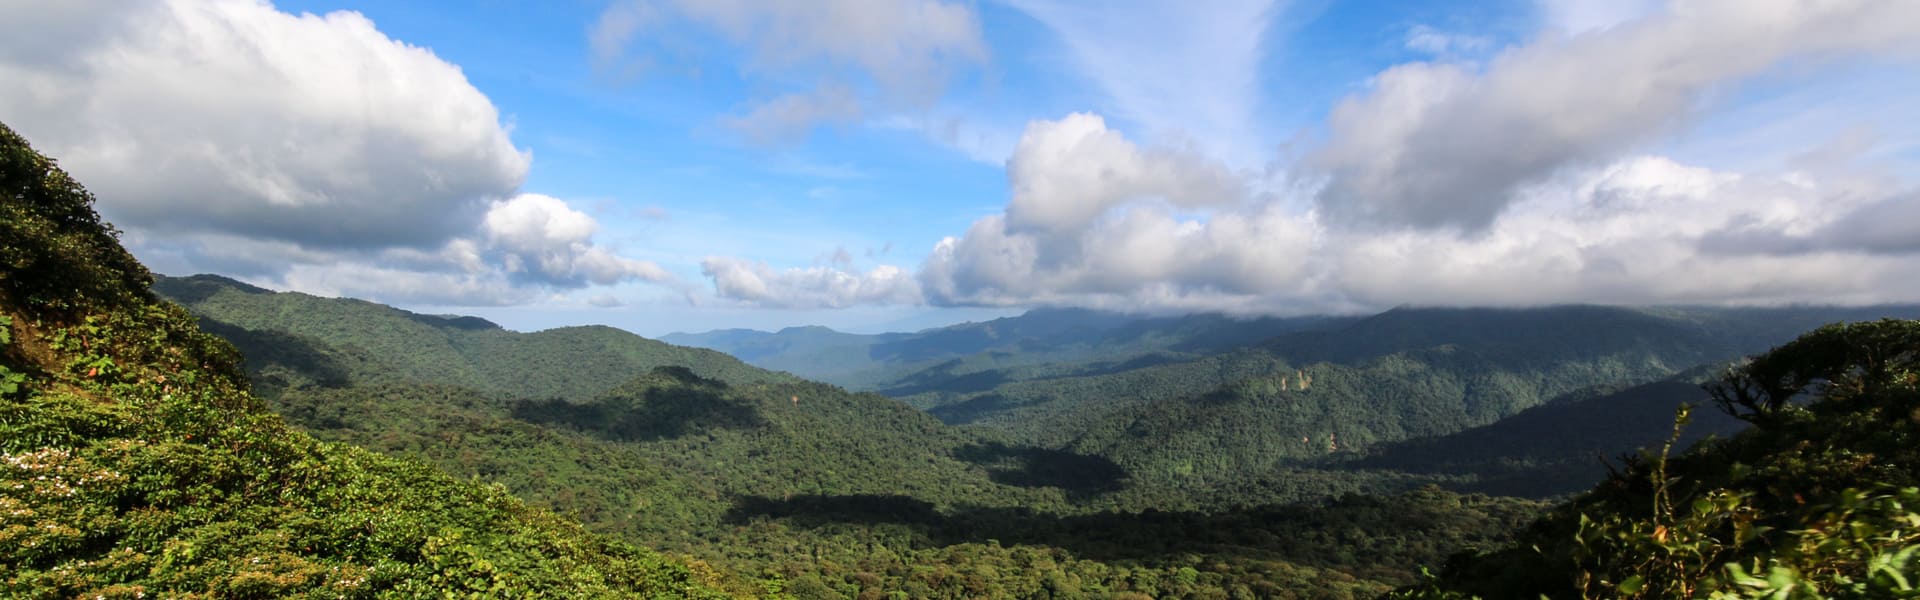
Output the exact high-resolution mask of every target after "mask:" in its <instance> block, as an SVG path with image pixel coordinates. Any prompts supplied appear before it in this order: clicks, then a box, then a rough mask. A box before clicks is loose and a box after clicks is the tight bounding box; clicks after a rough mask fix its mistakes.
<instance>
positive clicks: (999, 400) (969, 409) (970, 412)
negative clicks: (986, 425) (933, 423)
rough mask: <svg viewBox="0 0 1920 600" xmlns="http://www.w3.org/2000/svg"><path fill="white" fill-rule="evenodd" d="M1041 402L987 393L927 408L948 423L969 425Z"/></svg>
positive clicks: (930, 413)
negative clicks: (1015, 399) (1018, 399)
mask: <svg viewBox="0 0 1920 600" xmlns="http://www.w3.org/2000/svg"><path fill="white" fill-rule="evenodd" d="M1036 404H1040V402H1039V401H1037V400H1036V401H1027V402H1015V401H1014V400H1013V399H1011V398H1008V397H1006V396H1002V395H1000V394H986V395H982V396H974V397H972V398H968V399H967V400H966V401H964V402H955V403H953V404H943V405H940V406H935V407H933V408H929V409H927V414H929V415H933V418H936V419H939V420H940V422H942V423H946V424H948V425H967V424H970V423H978V422H980V421H983V420H985V419H986V417H990V416H993V415H996V414H999V413H1003V412H1006V411H1009V410H1013V409H1016V408H1021V407H1026V406H1033V405H1036Z"/></svg>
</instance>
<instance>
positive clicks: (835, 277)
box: [700, 256, 920, 308]
mask: <svg viewBox="0 0 1920 600" xmlns="http://www.w3.org/2000/svg"><path fill="white" fill-rule="evenodd" d="M843 264H844V263H842V264H836V265H834V266H816V267H806V268H789V269H774V268H773V267H770V266H768V265H767V264H766V263H761V262H754V261H748V260H742V259H737V258H728V257H720V256H714V257H708V258H707V259H706V260H703V261H701V262H700V271H701V273H703V274H705V275H706V276H707V277H708V278H710V279H712V280H713V287H714V293H715V294H716V295H717V296H719V297H720V298H723V299H727V300H732V301H738V302H744V303H747V304H752V305H755V306H762V307H769V308H847V307H851V306H858V305H864V304H915V303H918V302H919V301H920V289H919V286H918V283H917V282H915V281H914V279H913V275H912V274H910V273H908V272H906V271H905V270H902V269H900V268H899V267H894V266H891V265H881V266H878V267H875V268H873V269H872V270H870V271H867V272H865V273H859V272H854V271H851V270H848V269H846V268H845V267H844V266H843Z"/></svg>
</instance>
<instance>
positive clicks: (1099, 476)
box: [953, 442, 1127, 500]
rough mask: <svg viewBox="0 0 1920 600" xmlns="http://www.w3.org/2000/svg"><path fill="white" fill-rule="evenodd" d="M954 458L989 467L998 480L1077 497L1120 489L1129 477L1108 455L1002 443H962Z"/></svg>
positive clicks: (988, 469)
mask: <svg viewBox="0 0 1920 600" xmlns="http://www.w3.org/2000/svg"><path fill="white" fill-rule="evenodd" d="M953 457H954V458H957V459H960V460H963V461H966V462H969V463H973V464H975V465H979V466H981V467H983V468H985V469H986V470H987V477H989V478H991V479H992V480H993V481H994V482H995V483H999V484H1002V485H1011V486H1018V487H1026V488H1042V487H1051V488H1059V489H1061V490H1063V491H1065V492H1067V494H1068V496H1070V497H1073V498H1074V499H1075V500H1084V499H1087V498H1091V497H1093V496H1097V495H1100V494H1106V493H1110V492H1117V491H1120V488H1122V487H1124V486H1125V484H1126V479H1127V471H1126V470H1125V469H1122V468H1120V465H1117V464H1114V462H1113V461H1111V460H1107V459H1106V458H1105V457H1100V456H1085V455H1080V454H1074V453H1072V452H1066V451H1062V450H1049V449H1046V448H1033V447H1017V446H1008V445H1006V444H1002V443H999V442H992V443H985V444H972V445H968V446H962V447H961V448H959V449H957V450H954V452H953Z"/></svg>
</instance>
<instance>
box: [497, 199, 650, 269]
mask: <svg viewBox="0 0 1920 600" xmlns="http://www.w3.org/2000/svg"><path fill="white" fill-rule="evenodd" d="M598 228H599V223H597V222H595V221H594V219H593V217H590V216H587V214H586V213H583V212H580V211H577V210H574V209H573V208H572V207H570V206H567V203H566V202H564V201H562V200H560V199H559V198H554V197H551V196H543V195H540V194H521V195H519V196H515V197H513V198H512V199H509V200H502V201H497V202H494V203H493V207H492V208H491V209H489V210H488V211H487V215H486V218H485V219H484V221H483V223H482V227H481V230H482V231H483V232H484V234H485V236H486V242H487V246H488V248H489V249H490V250H492V251H495V252H498V253H500V255H501V256H502V260H501V263H502V264H504V265H505V267H506V270H507V272H508V273H511V274H514V275H515V276H518V277H522V278H526V279H532V280H535V281H539V282H541V283H545V284H547V285H552V286H557V287H582V286H585V285H586V284H589V283H592V284H600V285H610V284H615V283H621V282H625V281H635V280H639V281H667V280H670V279H672V277H671V276H670V275H668V274H667V272H666V270H664V269H661V268H660V266H659V265H655V264H653V263H651V262H647V261H641V260H634V259H630V258H624V257H621V256H617V255H615V254H613V253H612V252H609V251H607V250H606V249H605V248H600V247H596V246H594V244H593V233H594V231H595V230H596V229H598Z"/></svg>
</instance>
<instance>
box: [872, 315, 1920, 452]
mask: <svg viewBox="0 0 1920 600" xmlns="http://www.w3.org/2000/svg"><path fill="white" fill-rule="evenodd" d="M1887 316H1908V317H1911V316H1920V307H1913V306H1877V307H1862V308H1841V307H1796V308H1777V309H1720V308H1686V309H1680V308H1667V309H1632V308H1614V307H1597V306H1567V307H1551V308H1539V309H1431V308H1428V309H1417V308H1402V309H1396V310H1392V311H1388V312H1386V313H1382V314H1380V315H1376V316H1373V317H1368V318H1365V319H1359V320H1355V321H1352V322H1348V323H1345V324H1334V323H1327V324H1325V325H1326V326H1325V327H1321V328H1316V329H1312V330H1305V331H1297V332H1292V333H1288V334H1283V335H1279V336H1275V337H1272V338H1268V339H1265V340H1263V341H1262V342H1261V343H1259V344H1258V345H1257V346H1254V347H1248V348H1239V349H1234V350H1230V351H1227V352H1222V353H1218V354H1213V355H1209V356H1206V357H1203V358H1181V357H1172V356H1154V355H1148V356H1143V357H1137V358H1136V359H1135V360H1132V361H1128V362H1111V361H1104V362H1103V361H1096V362H1083V363H1064V364H1053V365H1034V366H1026V367H1018V368H1008V369H997V370H989V371H982V372H975V373H971V374H969V375H968V376H966V377H964V378H956V377H945V376H944V375H940V374H936V375H926V374H916V375H913V376H909V377H908V379H907V380H909V381H913V380H927V381H929V382H930V383H929V384H928V385H925V386H923V388H919V389H909V390H905V391H910V392H913V393H911V394H908V395H904V396H901V398H902V400H904V401H906V402H908V403H910V404H913V405H915V406H919V407H921V408H924V409H927V410H928V411H929V412H931V413H932V414H934V415H936V416H939V417H941V419H942V420H944V421H947V422H949V423H960V424H975V425H978V426H981V427H985V428H990V429H996V430H1003V431H1006V432H1009V433H1011V434H1012V435H1014V436H1015V438H1016V439H1020V440H1024V441H1028V442H1031V443H1036V444H1040V445H1052V446H1061V445H1066V444H1070V443H1077V444H1078V447H1079V448H1081V449H1082V450H1089V451H1096V452H1099V451H1102V450H1100V448H1101V447H1103V446H1115V447H1119V446H1132V447H1140V448H1154V447H1158V446H1157V444H1166V443H1170V440H1168V439H1166V438H1165V436H1161V437H1159V438H1154V437H1151V436H1149V437H1148V438H1145V439H1142V438H1141V437H1140V436H1137V435H1136V436H1119V435H1118V434H1117V433H1116V432H1119V431H1124V430H1129V429H1139V430H1140V431H1139V433H1142V434H1153V431H1160V432H1164V433H1178V432H1187V433H1191V434H1193V435H1196V436H1207V435H1209V432H1210V431H1211V429H1210V427H1211V426H1210V425H1209V424H1208V423H1207V422H1205V421H1207V420H1209V419H1211V420H1213V421H1216V422H1224V421H1228V420H1240V421H1241V422H1247V421H1245V420H1246V419H1250V418H1251V419H1258V420H1257V421H1254V422H1260V423H1269V422H1276V421H1274V419H1280V421H1277V422H1285V421H1286V420H1287V419H1298V418H1303V417H1314V418H1321V419H1322V420H1323V421H1324V422H1322V423H1318V424H1313V426H1312V427H1307V425H1305V424H1303V425H1300V426H1299V427H1296V428H1294V429H1297V431H1296V430H1292V429H1290V430H1289V431H1290V432H1292V433H1293V434H1294V435H1293V436H1292V437H1293V439H1295V440H1296V441H1297V440H1298V439H1299V438H1301V437H1308V438H1310V439H1311V438H1312V436H1313V435H1315V434H1316V432H1317V433H1318V434H1320V435H1322V436H1333V437H1334V438H1336V439H1337V438H1339V437H1341V436H1343V435H1346V436H1348V443H1347V446H1346V447H1348V448H1356V447H1361V446H1366V445H1371V444H1374V443H1378V442H1384V441H1394V440H1398V439H1405V438H1408V437H1419V436H1430V435H1440V434H1445V433H1451V432H1454V431H1458V430H1461V429H1464V428H1468V427H1474V426H1479V425H1484V424H1487V423H1491V422H1493V421H1494V420H1497V419H1499V418H1502V417H1505V416H1508V415H1512V414H1514V413H1516V412H1518V411H1520V410H1524V409H1526V408H1530V407H1532V406H1536V405H1539V404H1542V403H1545V402H1547V401H1549V400H1551V399H1553V398H1556V397H1559V396H1561V395H1564V394H1570V393H1575V392H1578V391H1580V390H1583V389H1587V388H1590V387H1593V386H1618V385H1625V384H1635V383H1646V382H1651V381H1655V380H1658V379H1661V378H1665V377H1668V376H1671V375H1674V374H1675V373H1678V372H1680V371H1683V370H1685V369H1689V368H1693V367H1696V366H1699V365H1703V364H1710V363H1716V362H1721V361H1729V360H1733V359H1736V358H1739V357H1740V356H1742V355H1745V354H1747V353H1752V352H1758V351H1761V350H1764V349H1766V348H1767V346H1768V345H1770V344H1777V343H1781V342H1784V341H1786V340H1788V339H1791V338H1792V336H1793V335H1794V334H1795V333H1796V332H1799V331H1804V330H1806V329H1810V328H1812V327H1815V326H1818V325H1820V324H1823V323H1829V322H1834V321H1841V320H1861V319H1872V318H1881V317H1887ZM1303 377H1304V378H1306V379H1311V380H1313V381H1314V382H1315V383H1316V385H1315V386H1314V387H1317V388H1318V389H1319V390H1320V391H1321V393H1322V394H1323V395H1321V396H1320V397H1318V398H1312V399H1311V400H1312V401H1313V402H1312V403H1310V404H1309V405H1304V406H1294V407H1293V408H1289V409H1287V411H1286V412H1287V414H1285V415H1266V414H1265V413H1264V412H1262V411H1263V410H1265V409H1260V408H1258V407H1253V406H1244V405H1246V404H1248V403H1249V402H1253V403H1254V404H1258V402H1255V399H1256V397H1260V398H1267V399H1272V397H1274V394H1273V393H1265V392H1267V391H1269V390H1271V391H1273V392H1275V393H1277V392H1279V391H1282V390H1280V388H1282V387H1285V388H1287V389H1288V390H1291V391H1293V392H1306V393H1305V394H1295V395H1296V396H1299V397H1302V398H1306V397H1308V396H1314V395H1315V393H1314V392H1312V391H1311V390H1303V389H1300V388H1301V387H1302V384H1303V383H1304V381H1303ZM1255 379H1257V380H1255ZM1283 383H1284V384H1285V385H1284V386H1283V385H1282V384H1283ZM1229 407H1233V408H1229ZM1269 408H1271V407H1269ZM1376 409H1377V410H1376ZM1247 411H1253V412H1251V413H1249V412H1247ZM1341 411H1348V412H1354V411H1359V412H1365V413H1369V414H1367V415H1354V416H1351V418H1349V417H1342V416H1340V415H1339V414H1338V413H1340V412H1341ZM1188 413H1191V414H1188ZM1236 413H1237V414H1236ZM1256 413H1258V414H1256ZM1230 414H1231V415H1233V416H1228V415H1230ZM1395 415H1398V416H1395ZM1169 419H1172V420H1185V421H1184V424H1179V425H1163V423H1167V422H1168V420H1169ZM1196 419H1198V420H1196ZM1381 419H1386V420H1385V421H1382V420H1381ZM1141 428H1144V429H1141ZM1342 429H1344V430H1346V431H1345V432H1344V433H1342V432H1341V431H1340V430H1342ZM1148 430H1152V431H1148ZM1083 435H1092V436H1093V438H1092V439H1082V436H1083ZM1154 435H1158V434H1154ZM1322 441H1323V442H1324V437H1323V438H1322ZM1229 444H1230V445H1236V446H1237V445H1240V444H1238V443H1236V442H1229ZM1269 446H1270V447H1269V449H1273V450H1278V451H1280V452H1282V454H1284V455H1286V456H1290V457H1299V456H1301V455H1302V454H1301V453H1302V450H1304V449H1305V448H1306V447H1308V446H1314V447H1323V446H1326V444H1324V443H1311V444H1310V443H1299V444H1298V445H1297V447H1294V448H1286V447H1285V446H1283V445H1269Z"/></svg>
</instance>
